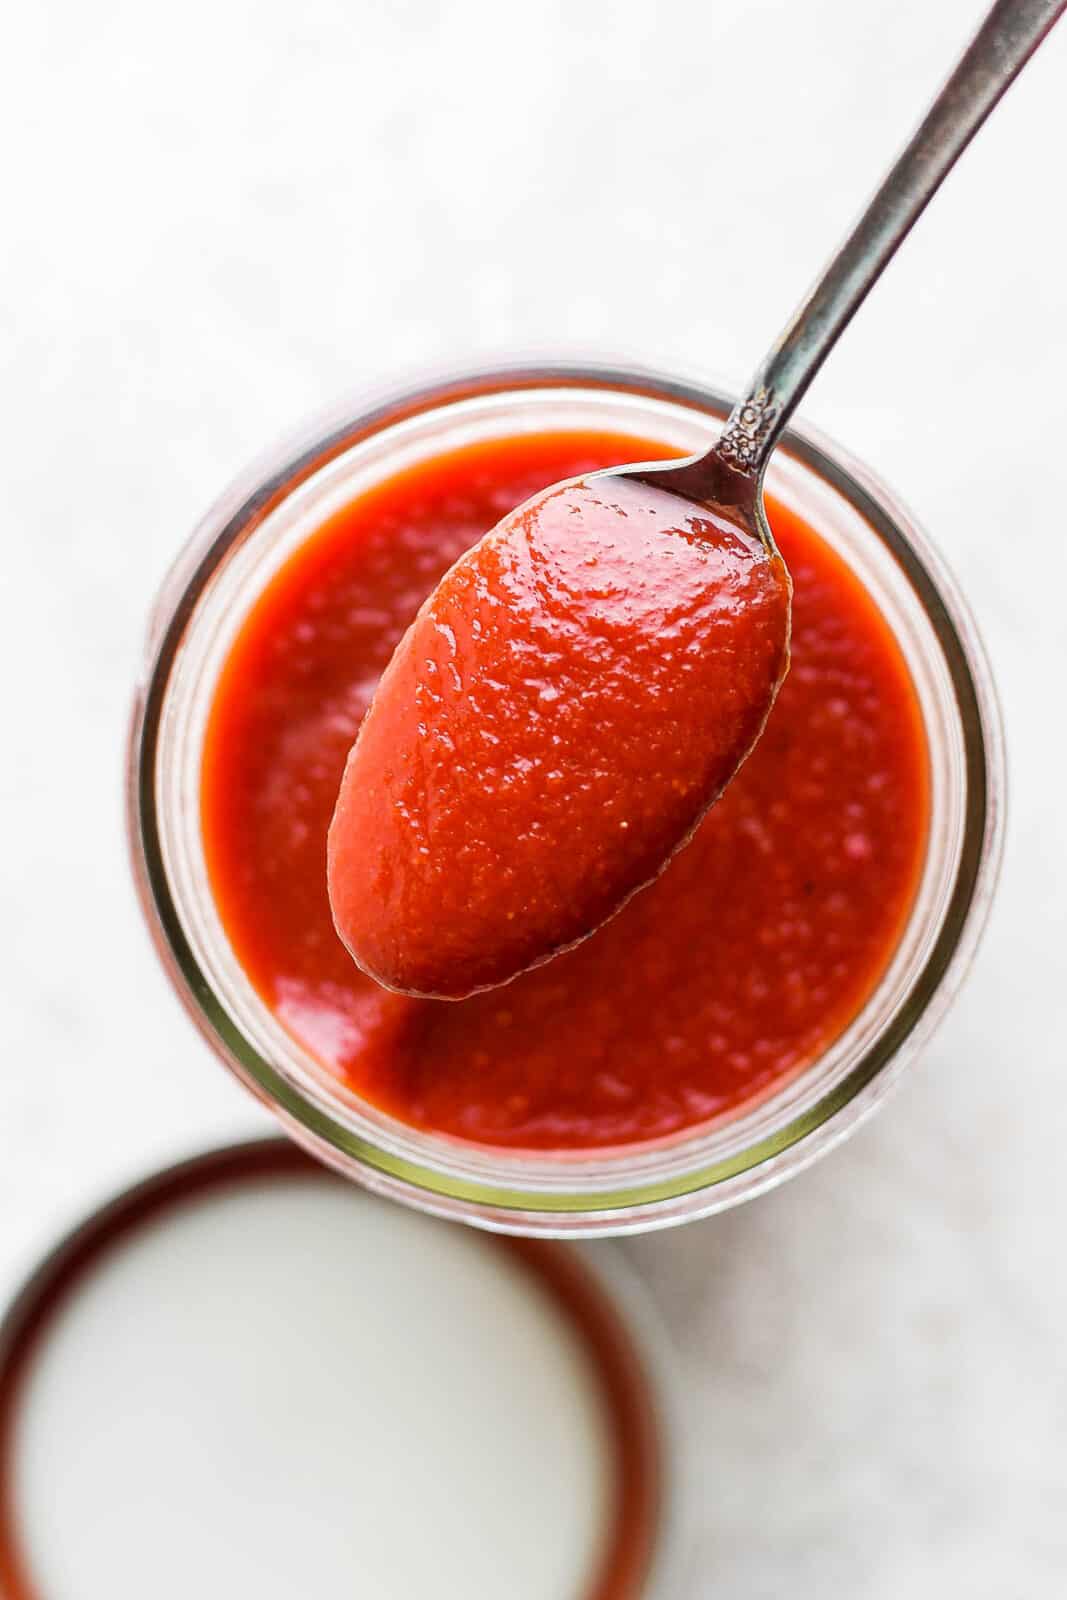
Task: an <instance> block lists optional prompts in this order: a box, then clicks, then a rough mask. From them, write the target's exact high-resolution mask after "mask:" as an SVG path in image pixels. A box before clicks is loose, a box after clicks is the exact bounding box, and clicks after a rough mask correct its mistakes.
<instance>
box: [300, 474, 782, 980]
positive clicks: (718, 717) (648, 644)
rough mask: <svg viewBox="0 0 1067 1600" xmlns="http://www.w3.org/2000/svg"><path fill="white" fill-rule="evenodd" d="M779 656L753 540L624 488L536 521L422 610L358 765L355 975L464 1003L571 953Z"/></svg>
mask: <svg viewBox="0 0 1067 1600" xmlns="http://www.w3.org/2000/svg"><path fill="white" fill-rule="evenodd" d="M788 657H789V578H788V575H787V573H786V571H785V569H784V567H783V565H782V562H781V560H780V559H779V558H778V557H774V558H773V559H772V558H771V557H770V556H769V555H768V553H767V551H766V550H765V549H764V547H763V545H762V544H761V542H760V540H759V539H758V538H756V536H755V534H753V533H751V532H748V531H746V530H743V529H741V528H738V527H736V526H735V525H734V524H733V523H729V522H726V521H725V520H724V519H723V518H722V517H717V516H714V515H713V514H712V513H711V512H710V511H707V510H705V509H702V508H698V507H697V506H695V505H694V504H693V502H692V501H689V500H684V499H681V498H680V497H679V496H678V495H676V494H672V493H670V492H669V491H666V490H663V489H660V488H655V487H652V486H650V485H649V484H647V483H643V482H638V481H635V480H633V479H630V478H626V477H606V478H590V479H588V480H579V481H578V482H577V483H571V484H563V485H559V484H556V485H554V486H553V487H552V488H551V489H549V490H547V491H546V492H544V493H543V494H541V495H538V496H535V497H534V499H533V500H529V501H527V502H526V503H525V504H524V505H523V506H521V507H520V509H519V510H517V511H516V512H514V513H513V514H512V515H511V516H510V517H505V518H504V520H503V521H502V522H500V523H498V524H497V526H496V527H495V528H494V529H493V530H492V532H491V533H490V534H488V535H487V536H486V537H485V538H483V539H481V540H479V541H478V543H477V544H476V545H475V546H474V548H473V549H472V550H469V551H468V552H467V554H466V555H465V556H463V557H461V559H460V560H459V561H457V562H456V564H455V566H454V567H452V568H450V570H449V571H448V573H447V574H446V575H445V577H444V578H443V579H442V581H441V583H440V584H439V585H438V587H437V588H436V589H435V590H434V592H433V594H432V595H431V596H430V598H429V599H428V600H427V601H426V602H425V604H424V605H423V606H422V608H421V609H420V611H419V614H418V616H417V617H416V619H415V621H414V623H413V624H412V626H411V627H410V628H409V629H408V631H407V633H406V634H405V635H404V637H403V639H402V640H401V641H400V643H399V645H398V646H397V648H396V652H395V654H394V655H393V658H392V660H391V661H390V662H389V665H388V666H387V667H386V669H385V672H384V674H383V675H382V679H381V682H380V683H379V685H378V688H377V691H376V693H375V696H374V700H373V702H372V704H371V707H370V710H369V711H368V712H367V715H366V717H365V718H364V719H363V724H362V726H361V728H360V731H359V737H358V739H357V740H356V743H355V747H354V748H353V750H352V753H351V755H350V756H349V758H348V764H347V766H346V768H345V773H344V777H343V779H342V780H341V791H340V796H339V799H338V802H337V810H336V811H335V813H334V818H333V822H332V824H331V826H330V833H329V838H328V841H327V867H328V870H327V880H328V884H329V893H330V904H331V907H332V909H333V919H334V924H335V926H336V928H337V931H338V933H339V934H340V935H341V938H342V939H343V941H344V943H345V945H346V946H347V947H348V950H349V951H350V953H351V955H352V957H353V959H354V960H355V961H356V962H357V963H358V964H359V966H361V967H362V968H363V970H364V972H366V973H368V974H369V975H370V976H371V977H372V978H376V979H377V980H378V981H379V983H384V984H386V985H388V987H389V988H390V989H397V990H400V991H401V992H403V993H406V994H417V995H430V996H438V997H445V998H449V999H462V998H464V997H465V996H467V995H470V994H473V993H474V992H475V991H477V990H480V989H488V988H490V987H492V986H493V985H497V984H501V983H506V982H507V981H508V980H509V979H512V978H514V977H515V976H516V974H518V973H520V972H522V971H524V970H526V969H528V968H530V967H533V966H536V965H539V964H540V963H541V962H542V961H546V960H548V959H549V957H551V956H553V955H556V954H558V953H559V952H560V951H561V950H563V949H566V948H567V947H568V946H571V945H573V944H575V943H576V942H577V941H578V940H579V939H581V938H584V937H585V936H586V935H587V934H589V933H591V932H592V930H593V929H594V928H597V927H599V926H600V925H601V923H603V922H605V921H606V920H607V918H608V917H609V916H611V914H612V913H613V912H615V911H617V910H618V909H619V907H620V906H621V905H622V904H623V902H624V901H625V900H627V899H628V898H629V896H630V895H631V894H633V893H634V891H635V890H636V889H638V888H639V887H640V886H641V885H642V884H646V883H648V882H649V880H650V879H652V878H653V877H655V876H656V875H657V874H658V873H659V872H660V871H662V869H663V867H664V865H665V864H666V862H667V860H668V859H669V858H670V857H671V856H672V855H673V854H674V852H675V851H676V850H677V849H678V848H679V846H680V845H682V844H683V843H684V841H685V840H686V839H687V838H688V837H689V835H690V834H691V833H692V831H693V829H694V828H695V827H696V825H697V823H698V822H699V821H700V818H701V817H702V816H703V814H704V813H705V811H707V809H708V807H709V806H710V805H711V804H712V802H713V801H714V800H715V799H717V798H718V796H719V794H720V793H721V792H722V790H723V788H724V786H725V785H726V784H727V782H728V781H729V780H730V778H731V777H732V776H733V774H734V772H735V771H736V770H737V767H738V766H739V764H740V763H741V761H742V760H743V759H744V757H745V756H746V755H747V754H748V752H749V750H751V748H752V746H753V744H754V743H755V741H756V739H757V737H758V736H759V733H760V730H761V729H762V727H763V724H764V721H765V719H766V716H767V713H768V712H769V710H770V708H771V705H772V704H773V701H774V696H775V694H776V693H777V690H778V685H779V684H780V682H781V680H782V675H783V674H784V672H785V669H786V665H787V662H788ZM712 914H714V912H712Z"/></svg>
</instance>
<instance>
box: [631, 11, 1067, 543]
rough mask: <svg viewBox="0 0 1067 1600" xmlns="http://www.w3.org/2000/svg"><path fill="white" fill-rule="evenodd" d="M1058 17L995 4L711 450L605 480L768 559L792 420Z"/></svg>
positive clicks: (643, 465) (1051, 13)
mask: <svg viewBox="0 0 1067 1600" xmlns="http://www.w3.org/2000/svg"><path fill="white" fill-rule="evenodd" d="M1065 9H1067V0H997V3H996V4H995V5H994V6H993V7H992V9H991V10H990V12H989V14H988V16H987V17H986V19H985V21H984V22H983V23H982V26H981V27H980V28H979V30H978V32H977V33H976V34H975V36H974V38H973V40H972V41H971V43H970V45H969V46H968V48H967V50H966V51H965V52H964V55H963V56H962V58H961V60H960V62H959V64H958V65H957V67H956V68H955V70H954V72H953V73H952V75H951V76H950V78H949V79H948V81H947V83H946V84H945V86H944V88H943V89H942V90H941V92H940V93H939V94H938V95H937V97H936V99H935V100H934V102H933V104H932V105H931V107H930V109H929V111H928V112H927V114H926V116H925V118H924V119H923V121H922V123H921V124H920V125H919V127H918V129H917V130H916V132H915V134H914V135H913V137H912V138H911V140H910V142H909V143H908V144H907V146H906V147H905V149H904V150H903V152H902V153H901V155H900V156H899V157H898V159H897V160H896V162H895V163H894V165H893V166H892V167H891V168H890V170H889V172H888V174H887V176H886V177H885V179H884V180H883V182H882V185H881V187H880V188H879V189H878V191H877V192H876V194H875V195H874V197H873V199H872V200H871V201H870V204H869V205H868V206H867V209H866V211H864V213H863V215H862V216H861V217H860V219H859V221H858V222H857V223H856V226H855V227H854V228H853V230H852V232H851V233H850V234H849V236H848V238H847V239H846V240H845V241H844V243H843V244H842V246H841V248H840V249H839V250H838V252H837V254H836V255H835V256H834V257H833V258H832V260H831V261H830V263H829V265H828V266H827V267H826V269H825V271H824V272H823V274H822V277H821V278H820V279H819V280H818V282H817V283H816V284H815V287H814V288H813V289H812V290H811V291H810V293H809V294H808V295H807V297H806V298H805V299H804V300H803V301H802V302H801V304H800V305H799V306H798V308H797V310H796V312H795V313H794V315H793V319H792V321H791V322H790V323H789V325H788V326H787V327H786V329H785V331H784V332H783V333H782V335H781V337H780V338H779V339H778V341H777V342H776V343H775V344H774V345H773V346H772V348H771V350H770V351H769V353H768V355H767V356H766V358H765V359H764V361H763V363H762V365H761V366H760V367H759V368H758V370H757V372H756V374H755V376H754V377H753V379H752V382H751V383H750V384H749V387H748V390H747V392H746V394H745V396H744V398H743V399H742V400H739V401H738V403H737V404H736V405H735V406H734V409H733V411H732V412H731V413H730V416H729V418H728V419H727V422H726V426H725V427H724V428H723V431H722V434H721V435H720V437H719V439H718V440H717V441H716V443H715V444H714V445H713V446H712V448H711V449H710V450H708V451H707V452H706V453H705V454H704V455H696V456H690V457H688V458H687V459H685V460H684V461H681V462H677V461H670V462H666V463H658V462H650V463H645V464H639V465H636V466H628V467H613V468H609V469H608V471H607V472H606V473H605V474H603V475H604V476H613V477H627V478H636V479H637V480H638V481H639V482H642V483H647V484H649V485H651V486H654V487H656V488H659V489H666V490H669V491H670V492H671V493H674V494H678V495H680V496H682V497H683V498H685V499H689V500H696V501H698V502H700V503H702V504H705V505H709V506H714V507H716V508H717V509H718V510H720V511H721V512H723V513H724V514H725V515H728V516H729V517H730V519H731V520H733V521H736V522H740V523H741V524H742V525H743V526H745V527H746V528H748V529H749V530H750V531H753V532H755V533H756V534H757V535H758V537H759V538H760V540H761V541H762V543H763V545H764V546H765V548H766V549H767V551H768V553H769V554H772V555H773V554H775V553H776V552H775V546H774V538H773V535H772V534H771V530H770V526H769V524H768V522H767V516H766V512H765V511H764V506H763V477H764V473H765V471H766V467H767V462H768V460H769V459H770V455H771V452H772V451H773V449H774V447H775V445H776V444H777V443H778V440H779V438H780V437H781V435H782V432H783V430H784V429H785V426H786V424H787V423H788V421H789V418H790V417H791V416H792V414H793V412H794V411H795V410H796V407H797V405H798V404H799V402H800V400H801V399H802V398H803V396H804V394H805V393H806V391H807V388H808V385H809V384H810V383H811V381H812V379H813V378H814V377H815V375H816V373H817V372H818V370H819V368H820V367H821V366H822V364H823V362H824V361H825V360H826V357H827V356H828V355H829V353H830V351H831V350H832V349H833V347H834V345H835V344H836V343H837V340H838V338H839V337H840V335H841V334H842V333H843V332H844V330H845V328H846V327H847V326H848V324H849V322H850V321H851V320H852V317H853V315H854V313H855V312H856V311H858V309H859V307H860V306H861V305H862V303H863V301H864V300H865V299H866V297H867V294H868V292H869V291H870V290H871V288H872V287H873V286H874V284H875V283H876V282H877V280H878V278H879V277H880V276H881V274H882V272H883V270H884V269H885V267H886V266H887V265H888V263H889V262H890V260H891V259H892V257H893V256H894V255H895V254H896V251H897V249H898V248H899V246H900V245H901V244H902V243H903V241H904V239H905V238H906V237H907V235H908V234H909V233H910V231H911V229H912V226H913V225H914V223H915V222H916V221H917V220H918V218H919V217H920V216H921V215H922V212H923V211H924V210H925V208H926V206H927V205H928V203H929V202H930V200H931V199H932V198H933V196H934V195H935V194H936V192H937V190H938V188H939V187H940V185H941V183H942V182H943V180H944V179H945V177H946V176H947V174H948V173H949V172H950V171H951V169H952V168H953V167H954V166H955V164H956V162H957V160H958V159H959V157H960V156H961V155H962V154H963V151H964V150H965V149H966V148H967V146H968V144H969V143H970V142H971V140H972V138H973V137H974V135H975V134H976V133H977V131H978V129H979V128H980V127H981V126H982V123H983V122H984V121H985V120H986V118H987V117H988V116H989V113H990V112H991V111H992V110H993V108H994V106H995V105H996V104H997V102H998V101H999V100H1000V98H1001V96H1002V95H1003V94H1004V92H1005V90H1006V89H1007V88H1008V86H1009V85H1010V84H1011V83H1012V82H1013V80H1014V79H1015V77H1016V76H1017V74H1018V73H1019V72H1020V71H1021V70H1022V68H1023V67H1024V66H1025V65H1026V62H1027V61H1028V60H1029V58H1030V56H1031V55H1032V54H1033V52H1034V51H1035V50H1036V49H1037V47H1038V45H1039V44H1040V43H1041V41H1042V39H1044V37H1045V35H1046V34H1047V33H1048V32H1049V30H1050V29H1051V27H1052V25H1053V23H1054V22H1055V21H1056V20H1057V19H1058V18H1059V17H1060V16H1061V15H1062V13H1063V11H1064V10H1065Z"/></svg>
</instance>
